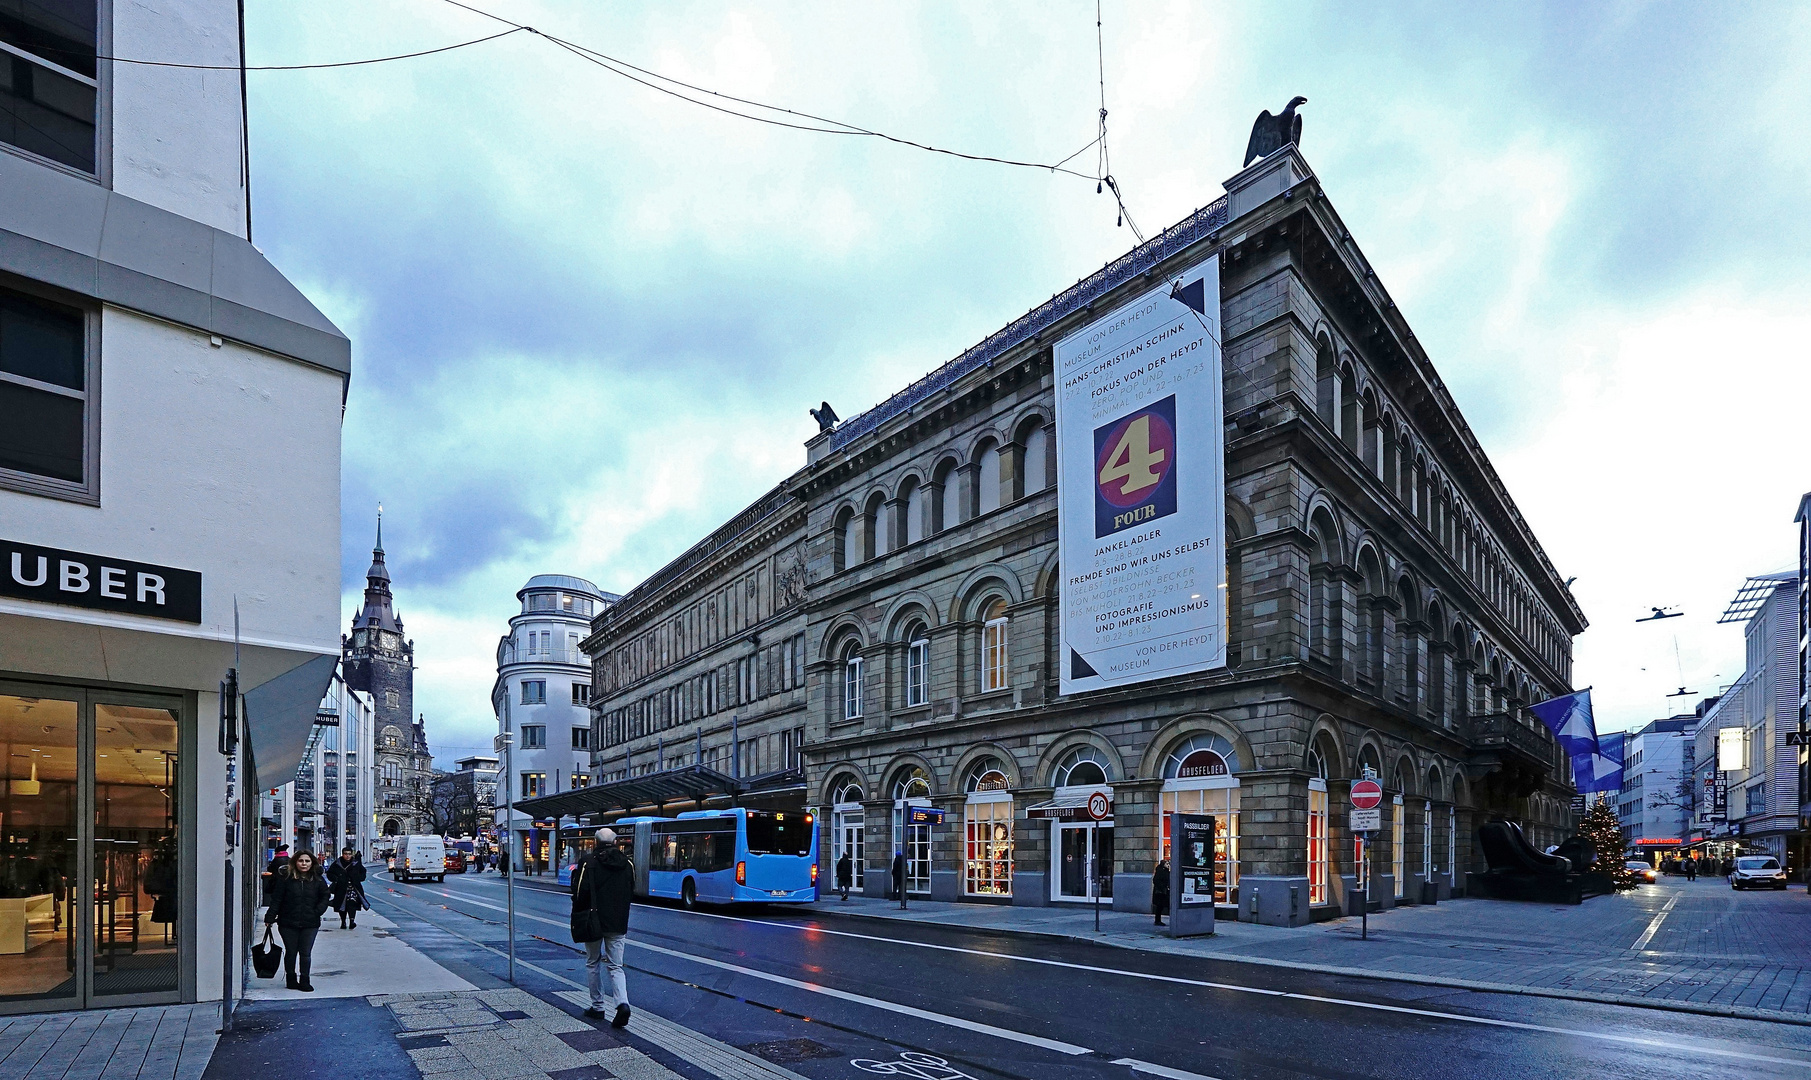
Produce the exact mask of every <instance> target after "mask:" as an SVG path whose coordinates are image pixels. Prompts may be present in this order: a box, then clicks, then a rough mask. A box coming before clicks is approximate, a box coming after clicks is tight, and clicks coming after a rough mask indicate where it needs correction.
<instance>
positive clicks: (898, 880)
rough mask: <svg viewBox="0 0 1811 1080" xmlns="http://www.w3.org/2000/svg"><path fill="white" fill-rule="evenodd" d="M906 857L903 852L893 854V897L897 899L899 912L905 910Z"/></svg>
mask: <svg viewBox="0 0 1811 1080" xmlns="http://www.w3.org/2000/svg"><path fill="white" fill-rule="evenodd" d="M905 892H906V857H905V852H903V851H895V852H894V853H893V895H894V896H896V897H898V898H899V910H901V911H904V910H905V909H906V895H905Z"/></svg>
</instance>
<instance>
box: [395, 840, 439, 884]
mask: <svg viewBox="0 0 1811 1080" xmlns="http://www.w3.org/2000/svg"><path fill="white" fill-rule="evenodd" d="M390 876H391V877H393V878H395V879H396V880H397V881H414V880H416V879H418V878H433V879H434V880H435V881H445V880H446V841H444V840H442V839H441V838H440V837H438V836H403V837H398V838H397V840H396V857H395V858H394V859H393V860H392V861H391V863H390Z"/></svg>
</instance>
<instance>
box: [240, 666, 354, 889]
mask: <svg viewBox="0 0 1811 1080" xmlns="http://www.w3.org/2000/svg"><path fill="white" fill-rule="evenodd" d="M372 730H373V725H372V709H371V696H370V695H369V694H363V693H360V692H359V691H357V690H353V689H351V688H349V687H348V686H347V685H346V680H345V678H344V677H343V676H342V675H341V674H340V673H338V672H335V673H334V676H333V682H332V684H331V685H329V686H328V687H327V696H326V697H324V698H322V699H321V705H320V709H319V710H318V711H317V712H316V714H315V726H314V730H313V731H311V732H310V733H309V736H308V744H307V746H306V747H305V748H304V752H303V754H302V763H301V765H299V766H298V767H297V768H296V777H295V779H294V780H291V781H289V782H288V783H286V784H283V785H281V786H278V787H273V788H266V789H264V794H263V797H262V801H263V809H262V810H261V811H260V812H259V816H260V818H261V819H262V821H261V824H262V825H263V827H264V851H265V855H264V856H263V858H265V859H266V860H268V858H269V855H270V853H272V852H274V851H275V850H276V849H277V848H279V847H282V846H287V847H288V848H289V849H290V850H291V851H314V852H319V853H321V854H322V855H323V857H326V856H327V855H329V854H330V853H334V852H338V851H339V850H340V849H341V848H348V847H349V848H352V849H353V850H354V851H358V852H360V853H362V854H363V855H364V856H365V858H366V860H370V859H372V858H373V856H374V854H375V850H374V843H373V838H374V837H375V835H376V828H375V824H374V822H373V817H372V814H373V807H372V794H373V790H374V785H373V782H372V780H373V767H372V764H373V761H374V760H375V756H376V755H375V754H374V752H373V749H374V748H373V746H372ZM342 748H343V752H342Z"/></svg>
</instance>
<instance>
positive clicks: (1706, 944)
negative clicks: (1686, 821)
mask: <svg viewBox="0 0 1811 1080" xmlns="http://www.w3.org/2000/svg"><path fill="white" fill-rule="evenodd" d="M811 910H814V911H816V912H818V913H821V914H824V915H830V916H847V917H851V918H861V919H867V920H878V921H886V922H895V923H916V922H931V923H936V924H938V925H940V926H952V927H961V928H964V929H969V930H974V931H980V932H991V933H1001V934H1013V935H1030V936H1036V937H1045V938H1061V939H1070V940H1076V941H1088V942H1094V943H1097V944H1106V945H1113V946H1117V947H1120V948H1131V949H1142V950H1146V951H1151V952H1163V953H1171V954H1176V955H1184V956H1199V957H1203V958H1211V959H1215V960H1228V961H1236V962H1240V963H1249V964H1262V965H1269V966H1273V967H1286V968H1290V969H1294V970H1302V971H1320V972H1327V973H1331V974H1340V975H1356V976H1362V977H1368V978H1381V979H1394V980H1400V981H1408V982H1416V983H1424V984H1430V985H1436V986H1452V987H1458V988H1463V989H1471V990H1487V991H1493V992H1498V993H1512V994H1533V995H1539V996H1545V997H1559V998H1571V999H1576V1000H1583V1001H1601V1002H1609V1003H1613V1004H1620V1005H1638V1006H1643V1007H1650V1008H1663V1009H1671V1010H1676V1011H1681V1012H1691V1013H1701V1014H1706V1015H1712V1016H1735V1017H1745V1018H1750V1019H1762V1020H1776V1021H1785V1022H1789V1023H1797V1024H1811V897H1808V896H1807V895H1806V892H1805V890H1804V889H1803V888H1801V887H1798V886H1794V887H1793V888H1792V889H1791V890H1789V891H1787V892H1783V893H1773V892H1768V893H1739V894H1737V893H1732V892H1731V891H1730V889H1729V887H1728V886H1727V885H1726V884H1724V883H1723V882H1722V881H1721V880H1714V881H1713V880H1704V881H1698V882H1691V883H1687V882H1685V881H1683V880H1680V879H1674V878H1665V879H1662V880H1661V882H1660V883H1658V884H1655V885H1645V886H1642V887H1640V888H1638V889H1636V890H1634V891H1632V892H1628V893H1623V894H1620V895H1617V896H1603V897H1596V898H1593V899H1591V900H1587V901H1586V902H1585V903H1584V904H1582V905H1579V906H1576V907H1574V906H1569V905H1551V904H1523V903H1511V902H1506V901H1497V900H1451V901H1447V902H1445V903H1441V904H1437V905H1430V906H1414V907H1402V908H1396V909H1394V910H1392V911H1388V912H1384V913H1380V914H1375V915H1372V916H1371V918H1370V932H1369V935H1368V939H1367V940H1360V937H1359V920H1358V919H1357V918H1343V919H1336V920H1333V921H1331V922H1325V923H1316V924H1313V925H1311V926H1306V927H1298V928H1294V929H1289V928H1282V927H1270V926H1260V925H1257V924H1254V923H1238V922H1232V923H1229V922H1227V921H1225V920H1219V921H1217V922H1216V924H1215V928H1216V932H1215V934H1214V935H1213V936H1212V937H1205V938H1186V939H1175V938H1170V937H1168V936H1167V931H1160V930H1158V929H1157V928H1156V927H1155V926H1154V925H1153V924H1152V920H1151V917H1150V916H1149V915H1136V914H1132V913H1129V912H1114V911H1102V912H1101V913H1100V931H1099V932H1098V933H1097V932H1096V931H1095V929H1094V912H1093V910H1092V908H1090V907H1087V906H1076V907H1047V908H1031V907H1010V906H997V905H988V904H951V903H932V902H928V901H918V900H913V901H911V903H910V906H909V907H908V908H907V910H905V911H901V910H899V905H898V904H897V903H896V902H893V901H886V900H877V899H869V898H866V897H855V896H851V897H850V898H849V900H848V902H847V903H845V902H843V901H840V900H838V899H836V898H835V897H834V896H827V897H826V898H825V899H823V900H820V901H819V902H818V903H817V904H815V905H813V906H812V908H811Z"/></svg>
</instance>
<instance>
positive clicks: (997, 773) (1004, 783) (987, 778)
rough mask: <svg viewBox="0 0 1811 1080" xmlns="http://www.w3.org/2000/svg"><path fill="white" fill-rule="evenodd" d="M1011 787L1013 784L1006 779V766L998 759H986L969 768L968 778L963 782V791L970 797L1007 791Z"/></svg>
mask: <svg viewBox="0 0 1811 1080" xmlns="http://www.w3.org/2000/svg"><path fill="white" fill-rule="evenodd" d="M1011 786H1012V782H1011V781H1010V780H1008V779H1007V777H1006V766H1005V765H1004V764H1002V763H1001V761H1000V759H999V758H997V757H984V758H982V759H981V760H980V761H977V762H975V763H974V764H973V765H971V766H969V769H968V776H967V777H965V778H964V779H963V781H962V790H964V791H966V792H968V793H969V794H970V795H975V794H986V793H988V792H993V791H1005V790H1007V789H1008V788H1010V787H1011Z"/></svg>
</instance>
